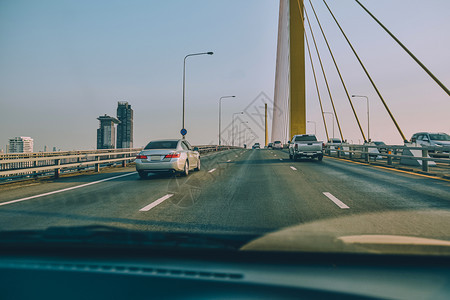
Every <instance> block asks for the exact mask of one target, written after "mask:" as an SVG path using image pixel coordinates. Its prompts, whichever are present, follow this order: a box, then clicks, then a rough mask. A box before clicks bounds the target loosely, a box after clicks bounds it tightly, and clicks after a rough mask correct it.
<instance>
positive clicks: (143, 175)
mask: <svg viewBox="0 0 450 300" xmlns="http://www.w3.org/2000/svg"><path fill="white" fill-rule="evenodd" d="M138 174H139V177H141V178H142V179H145V178H147V173H146V172H144V171H138Z"/></svg>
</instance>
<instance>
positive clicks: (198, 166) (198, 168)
mask: <svg viewBox="0 0 450 300" xmlns="http://www.w3.org/2000/svg"><path fill="white" fill-rule="evenodd" d="M200 168H201V164H200V157H199V158H198V159H197V167H196V168H195V171H200Z"/></svg>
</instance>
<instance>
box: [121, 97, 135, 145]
mask: <svg viewBox="0 0 450 300" xmlns="http://www.w3.org/2000/svg"><path fill="white" fill-rule="evenodd" d="M117 119H119V121H120V123H119V125H117V148H133V110H132V109H131V105H130V104H128V102H126V101H119V102H118V105H117Z"/></svg>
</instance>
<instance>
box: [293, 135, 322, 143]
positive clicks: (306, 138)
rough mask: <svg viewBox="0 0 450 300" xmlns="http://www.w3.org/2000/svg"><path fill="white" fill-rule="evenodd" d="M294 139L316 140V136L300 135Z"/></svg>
mask: <svg viewBox="0 0 450 300" xmlns="http://www.w3.org/2000/svg"><path fill="white" fill-rule="evenodd" d="M294 141H295V142H316V141H317V138H316V137H315V136H313V135H300V136H296V137H295V139H294Z"/></svg>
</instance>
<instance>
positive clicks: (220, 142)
mask: <svg viewBox="0 0 450 300" xmlns="http://www.w3.org/2000/svg"><path fill="white" fill-rule="evenodd" d="M234 97H236V96H223V97H220V99H219V146H220V145H221V144H222V138H221V131H222V112H221V111H222V99H225V98H234Z"/></svg>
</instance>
